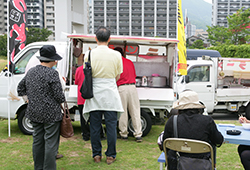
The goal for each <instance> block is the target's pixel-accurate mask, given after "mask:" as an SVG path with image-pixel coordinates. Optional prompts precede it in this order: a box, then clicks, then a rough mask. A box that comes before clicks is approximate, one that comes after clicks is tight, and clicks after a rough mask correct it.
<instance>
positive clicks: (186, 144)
mask: <svg viewBox="0 0 250 170" xmlns="http://www.w3.org/2000/svg"><path fill="white" fill-rule="evenodd" d="M167 148H168V149H171V150H173V151H177V152H183V153H207V152H210V153H211V164H212V167H214V152H213V148H212V147H211V145H210V144H209V143H207V142H204V141H200V140H193V139H184V138H167V139H165V140H164V142H163V150H164V153H165V160H166V166H167V167H168V159H167ZM166 169H168V168H166ZM213 169H214V168H213Z"/></svg>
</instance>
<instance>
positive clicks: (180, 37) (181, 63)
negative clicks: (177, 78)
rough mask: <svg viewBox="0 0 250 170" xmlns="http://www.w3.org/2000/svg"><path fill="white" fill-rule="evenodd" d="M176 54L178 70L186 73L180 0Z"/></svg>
mask: <svg viewBox="0 0 250 170" xmlns="http://www.w3.org/2000/svg"><path fill="white" fill-rule="evenodd" d="M177 22H178V24H177V29H178V32H177V34H178V40H179V43H178V56H179V63H178V70H179V73H180V74H181V75H187V60H186V58H187V52H186V38H185V28H184V22H183V15H182V5H181V0H178V21H177Z"/></svg>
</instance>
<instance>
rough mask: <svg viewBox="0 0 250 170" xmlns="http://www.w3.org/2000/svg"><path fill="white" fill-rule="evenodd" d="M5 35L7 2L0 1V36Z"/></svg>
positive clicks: (5, 0) (4, 0)
mask: <svg viewBox="0 0 250 170" xmlns="http://www.w3.org/2000/svg"><path fill="white" fill-rule="evenodd" d="M5 33H7V0H0V34H5Z"/></svg>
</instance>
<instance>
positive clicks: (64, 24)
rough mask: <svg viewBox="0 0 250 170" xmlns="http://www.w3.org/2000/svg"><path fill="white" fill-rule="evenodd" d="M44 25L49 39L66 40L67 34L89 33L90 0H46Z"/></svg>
mask: <svg viewBox="0 0 250 170" xmlns="http://www.w3.org/2000/svg"><path fill="white" fill-rule="evenodd" d="M44 1H45V2H44V3H45V4H44V9H45V12H44V22H45V24H44V27H45V28H47V29H48V30H51V31H52V32H53V35H52V36H50V37H49V40H57V41H58V40H65V39H66V35H67V34H71V33H79V34H87V33H88V27H89V26H88V23H89V22H88V9H89V7H88V0H44Z"/></svg>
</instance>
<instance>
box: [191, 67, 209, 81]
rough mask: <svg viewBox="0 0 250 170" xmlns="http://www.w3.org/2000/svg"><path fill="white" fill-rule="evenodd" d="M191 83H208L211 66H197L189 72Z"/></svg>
mask: <svg viewBox="0 0 250 170" xmlns="http://www.w3.org/2000/svg"><path fill="white" fill-rule="evenodd" d="M188 76H189V82H199V81H200V82H208V81H209V78H210V70H209V66H195V67H192V68H191V69H189V71H188Z"/></svg>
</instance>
